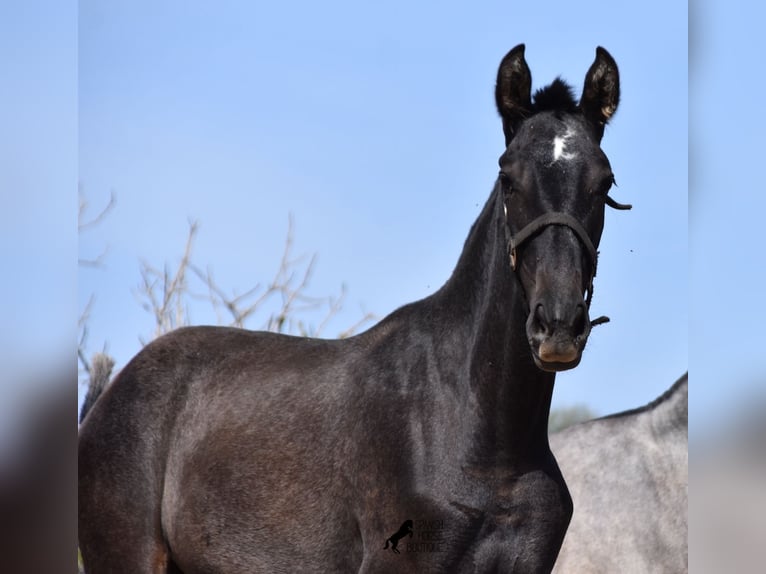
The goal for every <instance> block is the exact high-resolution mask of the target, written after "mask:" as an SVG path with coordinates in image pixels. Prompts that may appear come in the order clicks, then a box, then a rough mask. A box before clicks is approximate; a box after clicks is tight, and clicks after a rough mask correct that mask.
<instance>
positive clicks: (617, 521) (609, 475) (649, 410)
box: [550, 373, 689, 574]
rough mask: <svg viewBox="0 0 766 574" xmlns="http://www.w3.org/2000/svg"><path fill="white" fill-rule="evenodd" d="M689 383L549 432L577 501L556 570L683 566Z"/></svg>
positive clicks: (625, 571) (627, 571)
mask: <svg viewBox="0 0 766 574" xmlns="http://www.w3.org/2000/svg"><path fill="white" fill-rule="evenodd" d="M688 385H689V383H688V373H687V374H685V375H684V376H682V377H681V378H680V379H679V380H678V381H676V383H675V384H674V385H673V386H672V387H671V388H670V389H668V390H667V391H666V392H665V393H664V394H663V395H662V396H661V397H659V398H657V399H656V400H654V401H652V402H651V403H649V404H648V405H646V406H644V407H641V408H638V409H633V410H630V411H626V412H623V413H619V414H615V415H610V416H607V417H603V418H600V419H595V420H592V421H588V422H584V423H581V424H578V425H574V426H572V427H569V428H567V429H565V430H563V431H561V432H558V433H555V434H553V435H551V437H550V442H551V450H552V451H553V453H554V455H555V456H556V459H557V460H558V463H559V467H560V468H561V472H562V474H563V475H564V479H565V480H566V483H567V486H568V487H569V491H570V493H571V495H572V500H573V501H574V514H573V516H572V522H571V523H570V525H569V530H568V531H567V534H566V537H565V539H564V545H563V546H562V548H561V552H560V553H559V557H558V560H557V561H556V566H555V567H554V569H553V572H554V573H558V574H567V573H573V574H574V573H577V574H582V573H584V572H588V573H614V572H620V573H621V574H633V573H635V574H638V573H644V572H647V573H649V572H652V573H654V572H668V573H671V572H672V573H674V574H675V573H679V572H687V571H688V559H687V487H688V432H687V430H688V412H689V411H688Z"/></svg>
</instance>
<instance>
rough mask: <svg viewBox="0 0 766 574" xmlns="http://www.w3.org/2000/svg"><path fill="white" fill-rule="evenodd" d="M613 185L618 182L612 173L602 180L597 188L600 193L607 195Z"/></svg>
mask: <svg viewBox="0 0 766 574" xmlns="http://www.w3.org/2000/svg"><path fill="white" fill-rule="evenodd" d="M613 185H617V182H616V181H615V180H614V175H613V174H610V175H608V176H607V177H605V178H604V179H603V180H602V181H601V183H600V184H599V185H598V187H597V188H596V192H597V193H598V194H599V195H606V194H607V193H609V190H610V189H611V188H612V186H613Z"/></svg>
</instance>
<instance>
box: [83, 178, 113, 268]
mask: <svg viewBox="0 0 766 574" xmlns="http://www.w3.org/2000/svg"><path fill="white" fill-rule="evenodd" d="M79 195H80V198H79V201H80V203H79V208H78V211H77V232H78V233H82V232H83V231H86V230H88V229H91V228H93V227H95V226H96V225H98V224H99V223H101V222H102V221H103V220H104V218H105V217H106V216H107V214H108V213H109V212H110V211H111V210H112V209H113V208H114V206H115V204H116V202H117V200H116V198H115V196H114V192H113V191H112V192H110V193H109V202H108V203H107V204H106V205H105V206H104V207H103V208H102V209H101V211H99V212H98V213H97V214H96V215H95V216H94V217H92V218H91V219H87V220H86V214H87V211H88V202H87V200H86V199H85V195H84V194H83V193H82V189H81V190H80V192H79ZM108 251H109V249H108V247H105V248H104V250H103V251H102V252H101V253H99V254H98V255H97V256H96V257H93V258H88V259H83V258H78V259H77V264H78V265H79V266H81V267H101V266H102V265H103V264H104V259H105V258H106V254H107V252H108Z"/></svg>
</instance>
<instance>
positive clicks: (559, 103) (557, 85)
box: [533, 78, 577, 113]
mask: <svg viewBox="0 0 766 574" xmlns="http://www.w3.org/2000/svg"><path fill="white" fill-rule="evenodd" d="M533 107H534V111H535V112H544V111H554V112H562V113H564V112H565V113H574V112H575V111H576V110H577V100H576V99H575V95H574V89H573V88H572V86H570V85H569V84H568V83H566V82H565V81H564V80H562V79H561V78H556V79H555V80H553V82H551V83H550V84H549V85H547V86H545V87H544V88H540V89H539V90H537V91H536V92H535V97H534V103H533Z"/></svg>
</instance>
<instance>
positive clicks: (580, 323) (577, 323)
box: [572, 303, 588, 338]
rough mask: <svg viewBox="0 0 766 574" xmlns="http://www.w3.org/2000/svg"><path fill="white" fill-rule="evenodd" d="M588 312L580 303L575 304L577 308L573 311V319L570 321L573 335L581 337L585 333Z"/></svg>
mask: <svg viewBox="0 0 766 574" xmlns="http://www.w3.org/2000/svg"><path fill="white" fill-rule="evenodd" d="M587 317H588V314H587V313H586V312H585V305H583V304H582V303H580V304H579V305H577V310H576V311H575V317H574V321H573V323H572V333H574V336H575V337H578V338H580V337H582V336H583V335H585V330H586V328H587V326H588V319H587Z"/></svg>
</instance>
